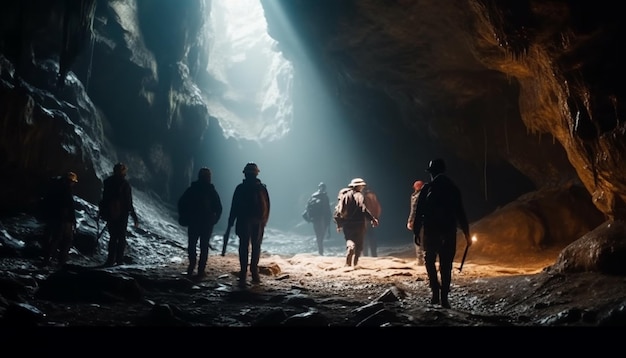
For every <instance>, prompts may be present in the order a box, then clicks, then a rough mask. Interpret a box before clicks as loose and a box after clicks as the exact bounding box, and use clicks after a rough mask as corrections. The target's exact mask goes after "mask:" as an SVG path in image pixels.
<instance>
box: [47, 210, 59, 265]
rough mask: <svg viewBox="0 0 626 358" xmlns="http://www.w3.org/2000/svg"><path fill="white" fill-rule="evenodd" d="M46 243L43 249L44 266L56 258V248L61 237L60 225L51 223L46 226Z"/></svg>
mask: <svg viewBox="0 0 626 358" xmlns="http://www.w3.org/2000/svg"><path fill="white" fill-rule="evenodd" d="M44 235H47V242H46V245H45V247H44V257H43V262H44V264H45V265H47V264H49V263H50V260H52V259H53V258H56V252H57V247H58V245H59V240H60V236H61V223H60V222H57V221H51V222H49V223H48V225H47V226H46V233H44Z"/></svg>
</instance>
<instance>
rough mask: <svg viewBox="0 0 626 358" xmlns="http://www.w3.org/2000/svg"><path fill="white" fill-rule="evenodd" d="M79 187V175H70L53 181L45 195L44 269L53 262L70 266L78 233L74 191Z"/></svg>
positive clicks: (70, 173) (55, 178)
mask: <svg viewBox="0 0 626 358" xmlns="http://www.w3.org/2000/svg"><path fill="white" fill-rule="evenodd" d="M76 183H78V176H77V175H76V173H74V172H68V173H67V174H66V175H65V176H59V177H54V178H52V180H51V182H50V183H49V187H48V188H47V190H46V193H45V194H44V198H43V206H44V207H43V208H42V209H43V215H44V217H43V218H44V220H45V222H46V226H45V229H44V230H45V232H44V240H46V241H45V242H44V255H43V263H44V265H49V264H50V260H51V259H56V260H57V264H58V265H59V266H62V265H64V264H65V263H66V262H67V258H68V255H69V251H70V248H71V247H72V242H73V241H74V231H75V230H76V211H75V208H74V194H73V193H72V187H73V186H74V185H75V184H76ZM57 250H58V253H57Z"/></svg>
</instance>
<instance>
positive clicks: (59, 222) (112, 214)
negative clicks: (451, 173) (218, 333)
mask: <svg viewBox="0 0 626 358" xmlns="http://www.w3.org/2000/svg"><path fill="white" fill-rule="evenodd" d="M445 171H446V165H445V162H444V161H443V160H442V159H435V160H432V161H430V163H429V165H428V167H427V169H426V172H428V173H429V174H430V181H429V182H428V183H424V182H423V181H420V180H418V181H415V183H414V184H413V189H414V190H413V193H412V194H411V200H410V210H409V216H408V219H407V225H406V227H407V229H408V230H410V231H412V232H413V236H414V242H415V245H416V248H417V257H418V263H419V264H424V265H425V268H426V272H427V274H428V280H429V286H430V288H431V291H432V298H431V303H432V304H441V306H442V307H445V308H449V307H450V303H449V301H448V293H449V291H450V284H451V277H452V262H453V259H454V256H455V253H456V231H457V228H460V229H461V230H462V232H463V234H464V236H465V239H466V241H467V245H468V247H469V246H470V245H471V243H472V242H471V240H470V235H469V224H468V220H467V217H466V215H465V210H464V208H463V201H462V198H461V193H460V190H459V189H458V187H457V186H456V185H455V184H454V182H453V181H452V180H451V179H450V178H448V177H447V176H446V175H445V174H444V173H445ZM127 172H128V168H127V166H126V165H125V164H123V163H117V164H115V166H114V168H113V175H111V176H110V177H108V178H106V179H105V180H104V182H103V191H102V199H101V200H100V202H99V205H98V208H99V218H98V220H99V219H100V218H102V219H103V220H105V221H106V223H107V224H106V227H107V229H108V232H109V237H110V238H109V244H108V255H107V260H106V262H105V263H104V266H113V265H122V264H124V252H125V249H126V229H127V225H128V221H129V218H132V219H133V223H134V225H135V227H138V225H139V220H138V217H137V213H136V212H135V209H134V205H133V195H132V189H131V186H130V184H129V182H128V180H127V179H126V175H127ZM242 172H243V174H244V179H243V181H242V182H241V183H239V184H238V185H237V186H236V188H235V190H234V193H233V196H232V202H231V207H230V213H229V216H228V224H227V229H226V233H225V234H224V241H223V245H224V246H223V248H222V256H224V255H225V252H226V248H227V244H228V240H229V238H230V231H231V228H232V227H233V226H235V234H236V235H237V237H238V238H239V265H240V271H239V277H238V282H239V285H240V286H245V285H246V279H247V276H248V272H250V276H251V279H252V283H253V284H258V283H260V282H261V280H260V276H259V260H260V257H261V244H262V242H263V236H264V232H265V227H266V225H267V222H268V219H269V214H270V197H269V193H268V190H267V187H266V185H265V184H264V183H263V182H261V180H260V179H259V178H258V175H259V172H260V170H259V167H258V166H257V164H256V163H253V162H249V163H247V164H246V165H245V167H244V169H243V171H242ZM211 176H212V173H211V170H210V169H209V168H206V167H203V168H200V170H199V171H198V178H197V180H195V181H193V182H192V183H191V184H190V185H189V186H188V187H187V188H186V190H185V191H184V192H183V194H182V195H181V196H180V198H179V200H178V220H179V224H180V225H181V226H184V227H187V239H188V240H187V244H188V246H187V254H188V260H189V263H188V267H187V271H186V273H187V275H193V273H194V271H196V272H197V277H199V278H202V277H204V276H206V273H205V268H206V265H207V260H208V256H209V249H210V248H211V246H210V240H211V237H212V236H213V229H214V227H215V225H216V224H217V222H218V221H219V220H220V218H221V216H222V210H223V208H222V202H221V199H220V196H219V194H218V192H217V190H216V188H215V186H214V185H213V183H212V181H211ZM77 182H78V176H77V175H76V173H74V172H68V173H67V174H66V175H65V176H61V177H55V178H54V179H53V180H52V183H51V185H50V186H49V187H48V191H47V193H46V194H45V195H44V200H43V202H44V203H45V205H44V213H45V215H44V216H43V218H44V220H45V221H46V227H45V232H44V237H45V239H46V240H45V242H44V254H43V261H44V264H45V265H49V264H50V262H51V260H53V259H56V261H57V263H58V264H59V265H63V264H65V263H66V261H67V258H68V253H69V250H70V248H71V246H72V241H73V233H74V231H75V229H76V215H75V210H74V198H73V192H72V191H73V186H74V185H75V184H76V183H77ZM326 189H327V188H326V184H325V183H323V182H321V183H319V185H318V190H317V191H315V192H314V193H313V194H312V195H311V198H310V199H309V201H308V203H307V208H306V210H305V212H304V213H303V218H305V220H307V221H309V222H311V223H313V229H314V232H315V236H316V241H317V246H318V253H319V254H320V255H323V254H324V245H323V243H324V238H325V237H327V236H330V224H331V219H332V220H333V221H334V223H335V225H336V231H337V232H338V233H343V236H344V239H345V242H346V261H345V265H346V266H353V267H354V266H357V264H358V261H359V258H360V257H361V255H363V253H364V252H365V253H367V249H368V248H369V251H370V253H371V256H373V257H376V256H377V244H376V237H375V235H374V232H373V229H375V228H376V227H377V226H378V224H379V217H380V214H381V205H380V202H379V201H378V198H377V196H376V194H375V193H374V192H373V191H372V190H370V189H369V188H368V187H367V183H366V182H365V181H364V180H363V179H362V178H354V179H352V180H351V181H350V183H349V184H348V186H347V187H346V188H343V189H341V190H340V191H339V193H338V196H337V202H336V205H335V206H334V210H333V209H332V208H331V203H330V200H329V197H328V193H327V191H326ZM198 243H199V244H200V254H199V257H198V255H197V246H198ZM437 259H438V260H439V270H437V265H436V261H437ZM438 272H439V275H440V276H441V278H440V279H439V277H438Z"/></svg>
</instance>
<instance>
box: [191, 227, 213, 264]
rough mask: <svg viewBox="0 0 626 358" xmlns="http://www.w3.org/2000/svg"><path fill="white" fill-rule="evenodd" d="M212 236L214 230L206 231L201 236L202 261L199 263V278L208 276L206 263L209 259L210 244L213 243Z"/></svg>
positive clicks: (208, 229)
mask: <svg viewBox="0 0 626 358" xmlns="http://www.w3.org/2000/svg"><path fill="white" fill-rule="evenodd" d="M212 234H213V230H212V228H207V229H205V230H204V232H203V233H202V235H200V261H199V262H198V276H205V275H206V273H205V272H204V270H205V269H206V263H207V261H208V259H209V244H210V243H211V235H212ZM194 247H195V245H194ZM194 257H195V255H194Z"/></svg>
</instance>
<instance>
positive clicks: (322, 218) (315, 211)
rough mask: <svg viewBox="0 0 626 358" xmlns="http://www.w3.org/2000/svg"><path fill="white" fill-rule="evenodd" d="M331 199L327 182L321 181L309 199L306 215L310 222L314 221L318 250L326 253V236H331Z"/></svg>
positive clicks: (321, 253) (320, 252) (321, 254)
mask: <svg viewBox="0 0 626 358" xmlns="http://www.w3.org/2000/svg"><path fill="white" fill-rule="evenodd" d="M331 214H332V213H331V212H330V199H329V198H328V193H327V192H326V184H325V183H324V182H320V183H319V184H318V185H317V190H316V191H315V192H314V193H313V194H311V197H310V198H309V200H308V201H307V205H306V209H305V216H306V218H307V221H308V222H311V223H313V231H314V232H315V239H316V241H317V252H318V253H319V254H320V256H323V255H324V238H325V237H326V235H327V234H328V237H330V217H331Z"/></svg>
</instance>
